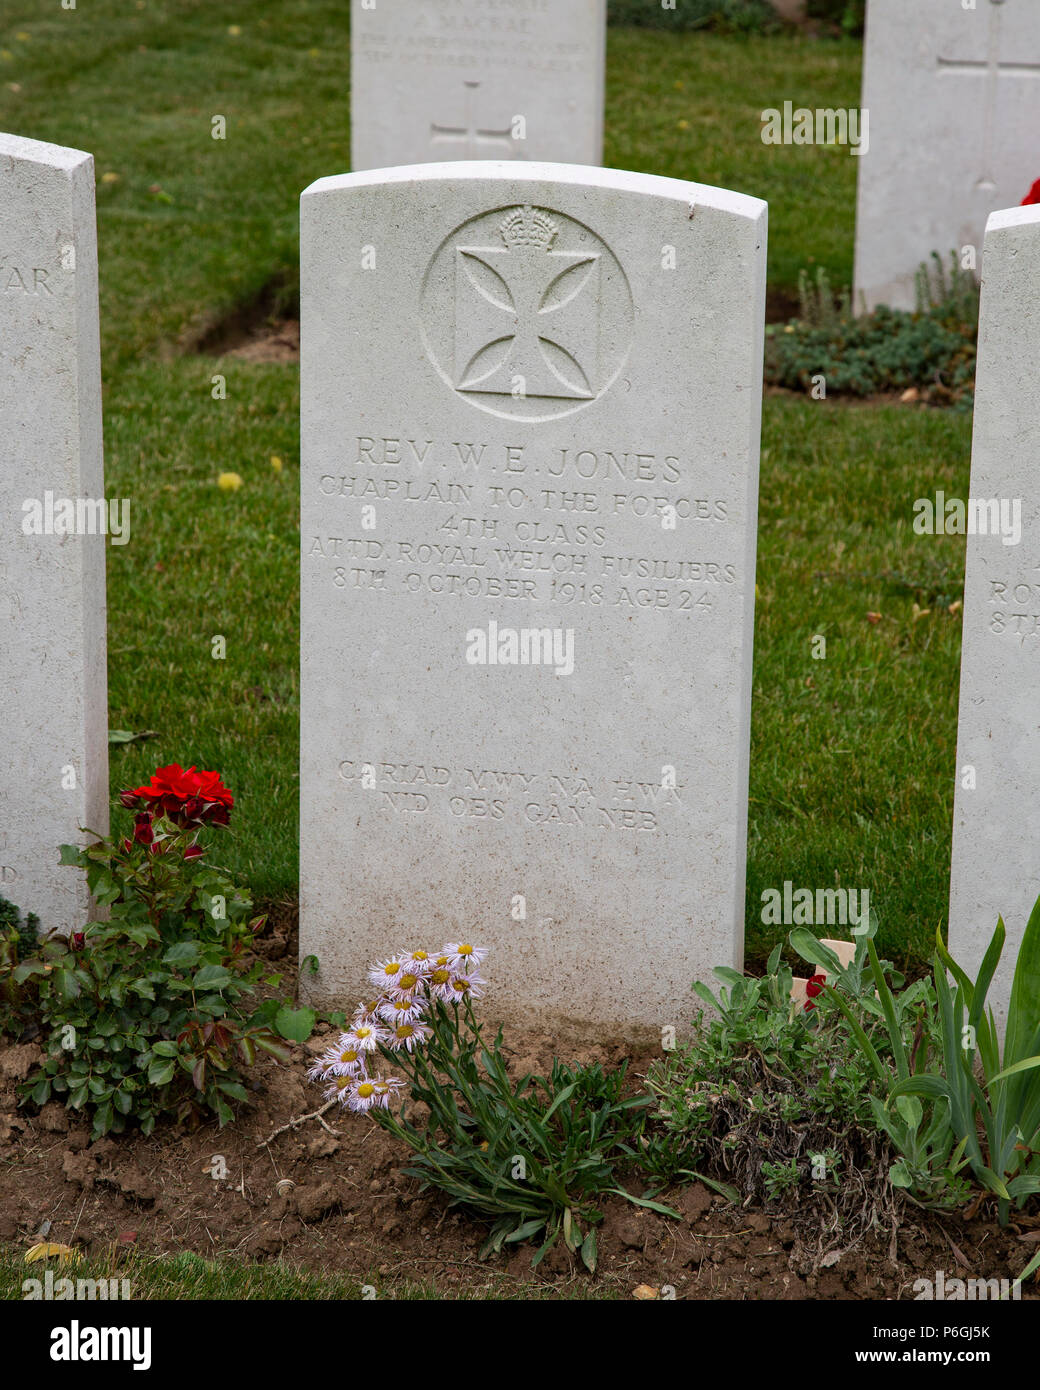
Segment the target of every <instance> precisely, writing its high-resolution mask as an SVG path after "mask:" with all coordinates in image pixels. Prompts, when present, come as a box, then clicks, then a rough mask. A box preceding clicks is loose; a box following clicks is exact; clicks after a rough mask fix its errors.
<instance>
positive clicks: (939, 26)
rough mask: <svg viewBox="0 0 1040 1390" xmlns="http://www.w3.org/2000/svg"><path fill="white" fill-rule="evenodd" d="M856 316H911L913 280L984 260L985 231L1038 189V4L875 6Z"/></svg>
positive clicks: (1015, 0)
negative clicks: (885, 309) (925, 265)
mask: <svg viewBox="0 0 1040 1390" xmlns="http://www.w3.org/2000/svg"><path fill="white" fill-rule="evenodd" d="M862 104H863V106H864V107H865V108H866V109H867V110H868V111H869V113H870V149H869V153H867V154H866V155H863V156H861V158H860V168H859V198H858V203H857V219H856V273H855V280H856V306H857V308H858V307H859V306H860V303H861V298H860V297H861V295H862V297H863V299H864V300H865V302H866V305H867V307H868V308H873V307H874V306H875V305H876V304H890V305H892V306H893V308H901V309H912V308H913V307H914V277H915V274H916V272H917V268H918V266H919V265H920V264H921V262H922V261H927V260H928V259H929V258H930V256H931V254H932V252H933V251H938V252H939V253H940V254H941V255H942V257H943V262H944V265H946V266H947V267H948V266H949V253H950V252H951V251H952V250H956V251H957V252H958V253H960V252H961V250H962V249H963V248H964V247H966V246H972V247H974V248H975V252H976V264H977V263H978V261H979V260H981V255H982V240H983V235H984V233H985V229H986V219H987V218H988V217H989V215H990V213H991V212H995V211H996V210H997V209H999V208H1006V207H1013V206H1015V205H1016V204H1019V203H1021V201H1022V199H1023V198H1024V197H1025V196H1026V194H1027V193H1028V192H1029V190H1030V188H1031V187H1032V185H1033V183H1034V181H1035V180H1037V179H1040V4H1038V3H1037V0H999V3H998V0H978V4H977V7H976V8H975V9H972V10H966V9H964V8H963V7H962V5H961V4H960V3H959V0H912V3H908V0H869V4H868V6H867V30H866V41H865V45H864V59H863V97H862Z"/></svg>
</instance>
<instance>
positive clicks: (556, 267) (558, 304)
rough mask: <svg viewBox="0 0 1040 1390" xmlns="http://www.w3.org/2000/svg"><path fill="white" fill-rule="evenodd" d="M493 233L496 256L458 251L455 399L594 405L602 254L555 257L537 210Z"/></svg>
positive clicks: (518, 214) (519, 214)
mask: <svg viewBox="0 0 1040 1390" xmlns="http://www.w3.org/2000/svg"><path fill="white" fill-rule="evenodd" d="M498 233H499V236H500V237H501V239H502V242H503V245H502V246H501V247H494V246H491V247H473V246H458V247H457V248H456V289H455V388H456V390H458V391H466V392H488V393H492V394H499V395H523V396H529V397H530V396H541V397H556V398H560V399H564V400H591V399H593V398H594V397H595V395H596V393H597V390H598V389H599V383H598V381H597V379H596V378H597V376H598V362H599V263H600V257H599V253H598V252H596V251H589V252H583V251H582V252H579V251H554V250H553V249H552V248H553V242H554V241H555V240H556V237H557V226H556V223H555V222H554V221H553V219H552V217H550V215H549V214H548V213H547V212H545V211H543V210H542V209H540V208H533V207H518V208H513V209H512V210H511V211H510V212H509V213H508V214H507V215H506V218H505V220H504V221H503V222H502V224H501V226H500V227H499V229H498Z"/></svg>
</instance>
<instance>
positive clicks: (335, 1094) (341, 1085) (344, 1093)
mask: <svg viewBox="0 0 1040 1390" xmlns="http://www.w3.org/2000/svg"><path fill="white" fill-rule="evenodd" d="M360 1080H361V1077H360V1076H337V1077H336V1079H335V1080H334V1081H333V1082H332V1084H331V1086H326V1087H325V1099H326V1100H338V1101H339V1103H340V1105H346V1104H347V1102H348V1099H349V1094H350V1089H351V1087H352V1086H356V1085H357V1084H358V1082H359V1081H360Z"/></svg>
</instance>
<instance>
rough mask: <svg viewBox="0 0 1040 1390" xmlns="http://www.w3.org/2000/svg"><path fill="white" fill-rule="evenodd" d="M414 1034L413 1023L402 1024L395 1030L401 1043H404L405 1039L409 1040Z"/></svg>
mask: <svg viewBox="0 0 1040 1390" xmlns="http://www.w3.org/2000/svg"><path fill="white" fill-rule="evenodd" d="M414 1032H415V1024H414V1023H402V1024H401V1026H400V1028H398V1030H397V1036H398V1037H399V1038H400V1039H401V1041H402V1042H404V1040H405V1038H410V1037H411V1036H412V1034H413V1033H414Z"/></svg>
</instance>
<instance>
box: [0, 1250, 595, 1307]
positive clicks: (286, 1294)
mask: <svg viewBox="0 0 1040 1390" xmlns="http://www.w3.org/2000/svg"><path fill="white" fill-rule="evenodd" d="M48 1269H50V1271H51V1273H52V1275H53V1283H52V1285H51V1287H52V1288H54V1289H55V1290H56V1291H58V1292H61V1291H62V1289H61V1286H60V1285H59V1281H60V1280H61V1279H72V1280H73V1281H76V1280H79V1279H93V1280H95V1281H97V1282H100V1281H101V1280H110V1279H116V1280H118V1281H119V1283H118V1284H117V1290H118V1293H119V1294H120V1296H121V1295H122V1293H123V1292H124V1285H123V1283H122V1281H123V1280H124V1279H125V1280H127V1286H126V1289H125V1291H126V1292H128V1293H129V1296H130V1300H131V1301H132V1302H152V1301H164V1300H169V1299H177V1300H178V1301H181V1302H194V1301H198V1300H203V1299H217V1300H220V1301H222V1302H244V1301H250V1302H251V1301H254V1300H256V1301H263V1302H266V1301H271V1300H277V1301H282V1300H287V1301H291V1302H307V1303H312V1302H344V1301H347V1302H360V1301H366V1300H373V1299H386V1298H390V1299H393V1300H394V1302H426V1301H430V1300H439V1299H442V1298H445V1297H450V1298H451V1300H452V1301H453V1302H456V1301H462V1302H465V1301H469V1300H475V1299H480V1300H486V1299H489V1298H493V1299H495V1300H510V1299H523V1300H524V1301H525V1302H526V1301H530V1300H547V1299H550V1298H551V1299H552V1300H553V1301H554V1302H556V1301H558V1300H560V1299H564V1300H568V1299H578V1298H582V1299H584V1298H597V1299H617V1298H618V1297H619V1296H620V1295H619V1292H618V1288H617V1285H616V1284H614V1283H611V1284H608V1285H606V1286H604V1287H600V1288H597V1289H595V1290H594V1291H593V1290H589V1289H588V1288H587V1286H586V1285H584V1284H571V1285H564V1286H562V1287H557V1286H555V1285H553V1284H550V1283H539V1282H537V1279H536V1277H535V1276H532V1278H531V1280H529V1281H528V1282H526V1283H523V1284H520V1283H519V1282H518V1281H517V1280H516V1279H515V1278H513V1277H511V1276H509V1275H507V1274H501V1273H498V1272H495V1271H485V1272H484V1282H483V1285H482V1286H481V1285H478V1284H476V1283H473V1284H471V1285H469V1286H467V1287H464V1288H455V1287H452V1288H451V1289H450V1293H449V1291H448V1289H447V1287H446V1286H441V1287H438V1286H437V1285H436V1284H435V1283H433V1282H432V1280H431V1281H428V1282H425V1283H418V1282H416V1281H415V1280H400V1279H395V1280H392V1281H391V1280H386V1279H382V1278H380V1277H379V1276H378V1275H376V1274H372V1275H371V1276H370V1282H368V1283H367V1284H364V1285H362V1284H360V1283H358V1281H357V1279H350V1278H347V1277H345V1276H343V1275H338V1274H316V1273H314V1272H312V1271H310V1270H306V1269H297V1268H294V1267H293V1266H290V1265H286V1264H282V1263H281V1262H280V1261H274V1262H271V1263H269V1264H254V1263H245V1262H243V1263H241V1264H237V1263H235V1262H233V1261H231V1260H204V1259H202V1258H201V1256H199V1255H194V1254H191V1253H190V1252H188V1251H185V1252H183V1253H182V1254H179V1255H170V1256H163V1257H161V1258H158V1257H154V1256H148V1255H141V1254H138V1253H136V1252H134V1251H130V1252H120V1253H119V1254H118V1255H116V1254H113V1255H112V1257H111V1258H109V1259H101V1258H96V1259H93V1258H92V1259H84V1260H78V1261H76V1262H75V1263H74V1264H72V1265H61V1264H60V1263H59V1261H58V1260H57V1259H55V1258H52V1259H50V1260H48V1261H46V1262H42V1261H35V1262H33V1263H32V1264H26V1262H25V1252H24V1251H21V1250H15V1249H5V1248H4V1247H2V1246H0V1303H4V1302H15V1301H18V1300H21V1299H23V1298H24V1297H25V1294H26V1292H29V1291H27V1290H24V1289H23V1286H24V1283H25V1281H26V1280H27V1279H37V1280H39V1281H40V1284H41V1285H44V1286H45V1280H46V1271H47V1270H48ZM467 1273H468V1274H469V1275H470V1278H471V1279H473V1278H475V1274H474V1272H473V1271H467ZM85 1292H86V1290H85ZM106 1292H107V1290H106ZM52 1307H55V1314H56V1316H57V1315H58V1312H59V1310H60V1307H61V1304H60V1303H58V1304H57V1305H56V1306H55V1305H53V1304H52ZM83 1307H84V1305H83V1303H79V1304H77V1308H78V1309H79V1310H80V1311H79V1312H78V1313H77V1316H79V1317H82V1316H83V1314H82V1309H83Z"/></svg>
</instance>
